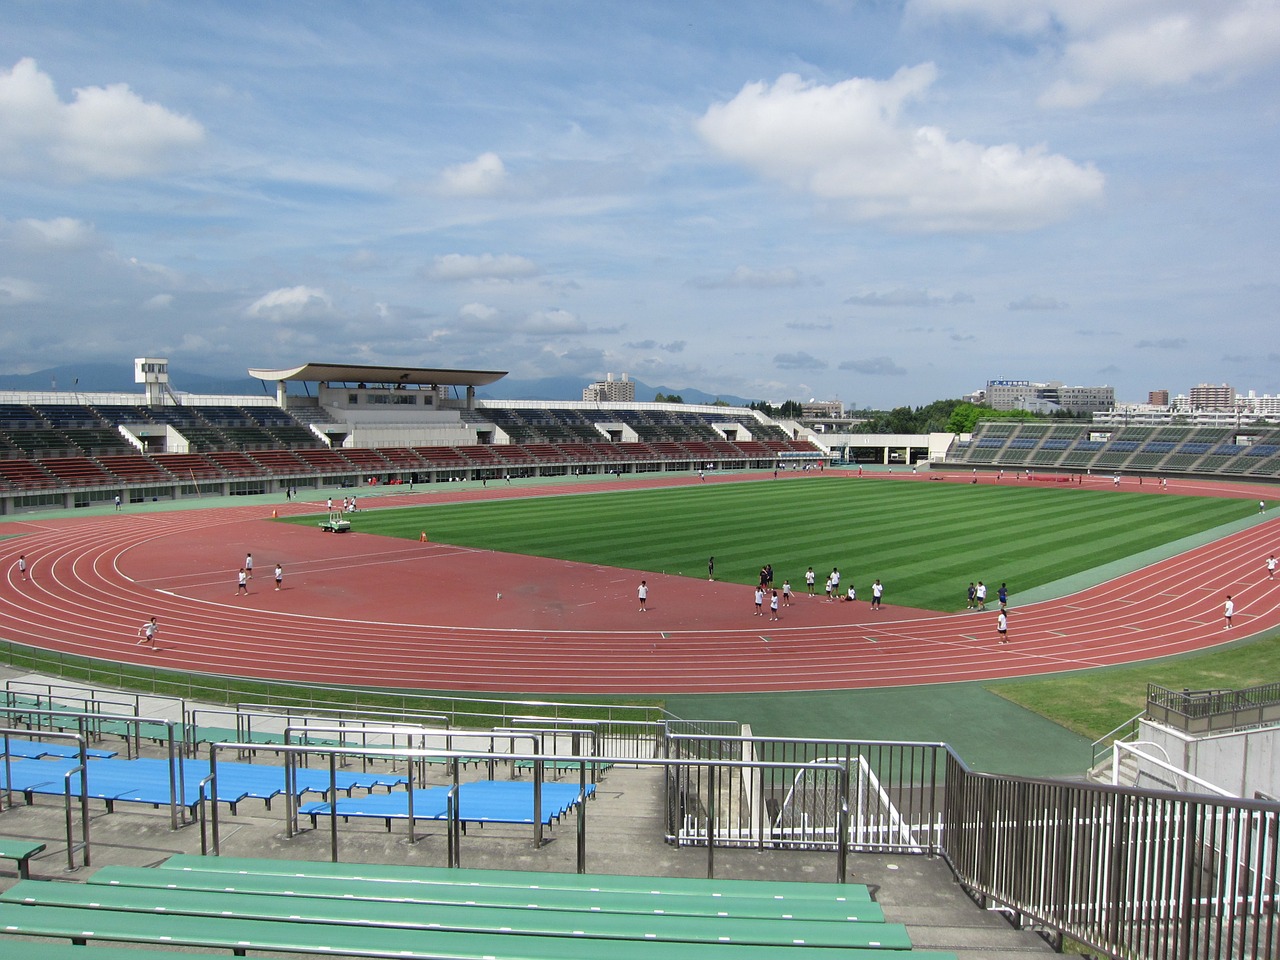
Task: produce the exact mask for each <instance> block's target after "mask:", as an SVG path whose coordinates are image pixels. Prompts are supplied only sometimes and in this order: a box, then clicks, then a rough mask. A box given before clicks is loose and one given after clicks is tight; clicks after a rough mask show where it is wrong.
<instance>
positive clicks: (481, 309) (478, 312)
mask: <svg viewBox="0 0 1280 960" xmlns="http://www.w3.org/2000/svg"><path fill="white" fill-rule="evenodd" d="M497 315H498V310H497V308H496V307H491V306H489V305H488V304H484V303H467V304H463V306H462V307H461V308H460V309H459V310H458V316H459V317H461V318H462V319H463V320H479V321H481V322H486V321H489V320H492V319H493V318H494V317H496V316H497Z"/></svg>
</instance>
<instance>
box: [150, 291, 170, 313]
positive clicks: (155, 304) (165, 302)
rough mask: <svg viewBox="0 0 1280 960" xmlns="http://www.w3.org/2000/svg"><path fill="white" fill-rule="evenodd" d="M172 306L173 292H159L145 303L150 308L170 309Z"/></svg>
mask: <svg viewBox="0 0 1280 960" xmlns="http://www.w3.org/2000/svg"><path fill="white" fill-rule="evenodd" d="M171 306H173V294H171V293H157V294H156V295H155V296H154V297H151V298H149V299H148V300H147V301H146V303H144V304H143V307H145V308H146V309H148V310H168V309H169V308H170V307H171Z"/></svg>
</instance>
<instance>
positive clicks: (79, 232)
mask: <svg viewBox="0 0 1280 960" xmlns="http://www.w3.org/2000/svg"><path fill="white" fill-rule="evenodd" d="M18 226H19V228H20V229H21V230H22V231H23V232H24V233H25V234H26V235H27V236H28V237H31V238H33V239H35V240H37V241H38V242H40V243H42V244H44V245H46V246H50V247H82V246H85V245H86V244H88V243H89V242H90V241H91V240H92V239H93V227H91V226H90V225H89V224H87V223H85V222H84V221H83V220H76V219H75V218H74V217H54V218H53V219H52V220H32V219H26V220H19V221H18Z"/></svg>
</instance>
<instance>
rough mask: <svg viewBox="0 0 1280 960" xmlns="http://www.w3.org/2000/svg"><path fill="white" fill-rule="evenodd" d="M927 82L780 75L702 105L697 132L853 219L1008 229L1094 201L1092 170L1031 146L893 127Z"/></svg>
mask: <svg viewBox="0 0 1280 960" xmlns="http://www.w3.org/2000/svg"><path fill="white" fill-rule="evenodd" d="M936 76H937V71H936V69H935V68H934V66H933V64H929V63H926V64H921V65H919V66H916V67H910V68H903V69H901V70H899V71H898V72H897V73H896V74H894V75H893V77H891V78H890V79H888V80H884V81H879V80H870V79H864V78H854V79H852V80H845V81H842V82H840V83H835V84H831V85H822V84H817V83H812V82H808V81H805V80H803V79H802V78H800V77H799V76H797V75H795V74H784V75H783V76H781V77H779V78H778V80H777V81H776V82H775V83H774V84H773V85H772V86H770V85H767V84H764V83H749V84H747V85H746V86H745V87H743V88H742V90H741V91H740V92H739V93H738V95H737V96H736V97H734V98H733V99H732V100H730V101H729V102H728V103H717V104H713V105H712V106H711V107H710V108H708V110H707V112H706V113H705V114H704V115H703V116H702V118H701V119H700V120H699V121H698V123H697V127H698V131H699V133H700V134H701V135H702V136H703V138H704V139H705V140H706V141H707V143H709V144H710V145H711V146H712V147H714V148H715V149H716V150H718V151H719V152H721V153H722V154H724V155H725V156H726V157H729V158H730V159H732V160H735V161H738V162H740V163H742V164H744V165H746V166H748V167H750V168H752V169H754V170H756V171H757V172H758V173H760V174H762V175H763V176H766V177H769V178H771V179H775V180H780V181H781V182H783V183H785V184H787V185H788V186H789V187H791V188H792V189H795V190H799V191H803V192H805V193H808V194H810V195H812V196H814V197H816V198H818V199H820V200H825V201H830V202H831V203H832V204H833V205H834V206H836V207H837V208H838V209H841V210H843V211H844V212H845V213H846V214H847V215H848V216H850V217H851V218H853V219H855V220H883V221H887V222H889V223H893V224H897V225H900V226H905V227H911V228H915V229H924V230H1018V229H1027V228H1031V227H1037V226H1040V225H1043V224H1045V223H1049V222H1052V221H1055V220H1059V219H1061V218H1063V217H1065V216H1067V215H1068V214H1069V213H1070V212H1071V211H1072V210H1073V209H1075V208H1076V207H1078V206H1080V205H1081V204H1083V203H1086V202H1089V201H1092V200H1095V199H1097V198H1098V197H1099V196H1100V195H1101V193H1102V187H1103V176H1102V174H1101V173H1099V172H1098V171H1097V169H1095V168H1094V167H1093V166H1092V165H1083V166H1082V165H1080V164H1077V163H1074V162H1073V161H1071V160H1069V159H1067V158H1066V157H1063V156H1060V155H1057V154H1051V153H1049V152H1048V151H1047V150H1046V148H1045V147H1043V146H1034V147H1030V148H1026V149H1024V148H1022V147H1020V146H1017V145H1016V144H999V145H995V146H982V145H980V144H975V143H971V142H969V141H967V140H953V139H951V138H950V137H949V136H948V135H947V133H946V132H945V131H943V130H941V129H940V128H938V127H935V126H912V125H910V124H909V123H907V122H906V121H904V120H903V118H902V117H901V113H902V111H903V108H904V106H905V105H906V104H908V103H909V102H911V101H915V100H919V99H921V98H922V97H923V96H924V94H925V93H926V92H927V91H928V90H929V88H930V87H931V86H932V85H933V82H934V80H935V79H936Z"/></svg>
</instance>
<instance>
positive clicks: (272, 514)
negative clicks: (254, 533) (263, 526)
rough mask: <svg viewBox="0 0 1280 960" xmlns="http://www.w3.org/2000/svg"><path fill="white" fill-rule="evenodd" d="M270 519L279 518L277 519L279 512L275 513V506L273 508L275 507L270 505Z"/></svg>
mask: <svg viewBox="0 0 1280 960" xmlns="http://www.w3.org/2000/svg"><path fill="white" fill-rule="evenodd" d="M271 519H272V520H279V519H280V514H278V513H276V508H275V507H272V508H271Z"/></svg>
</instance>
